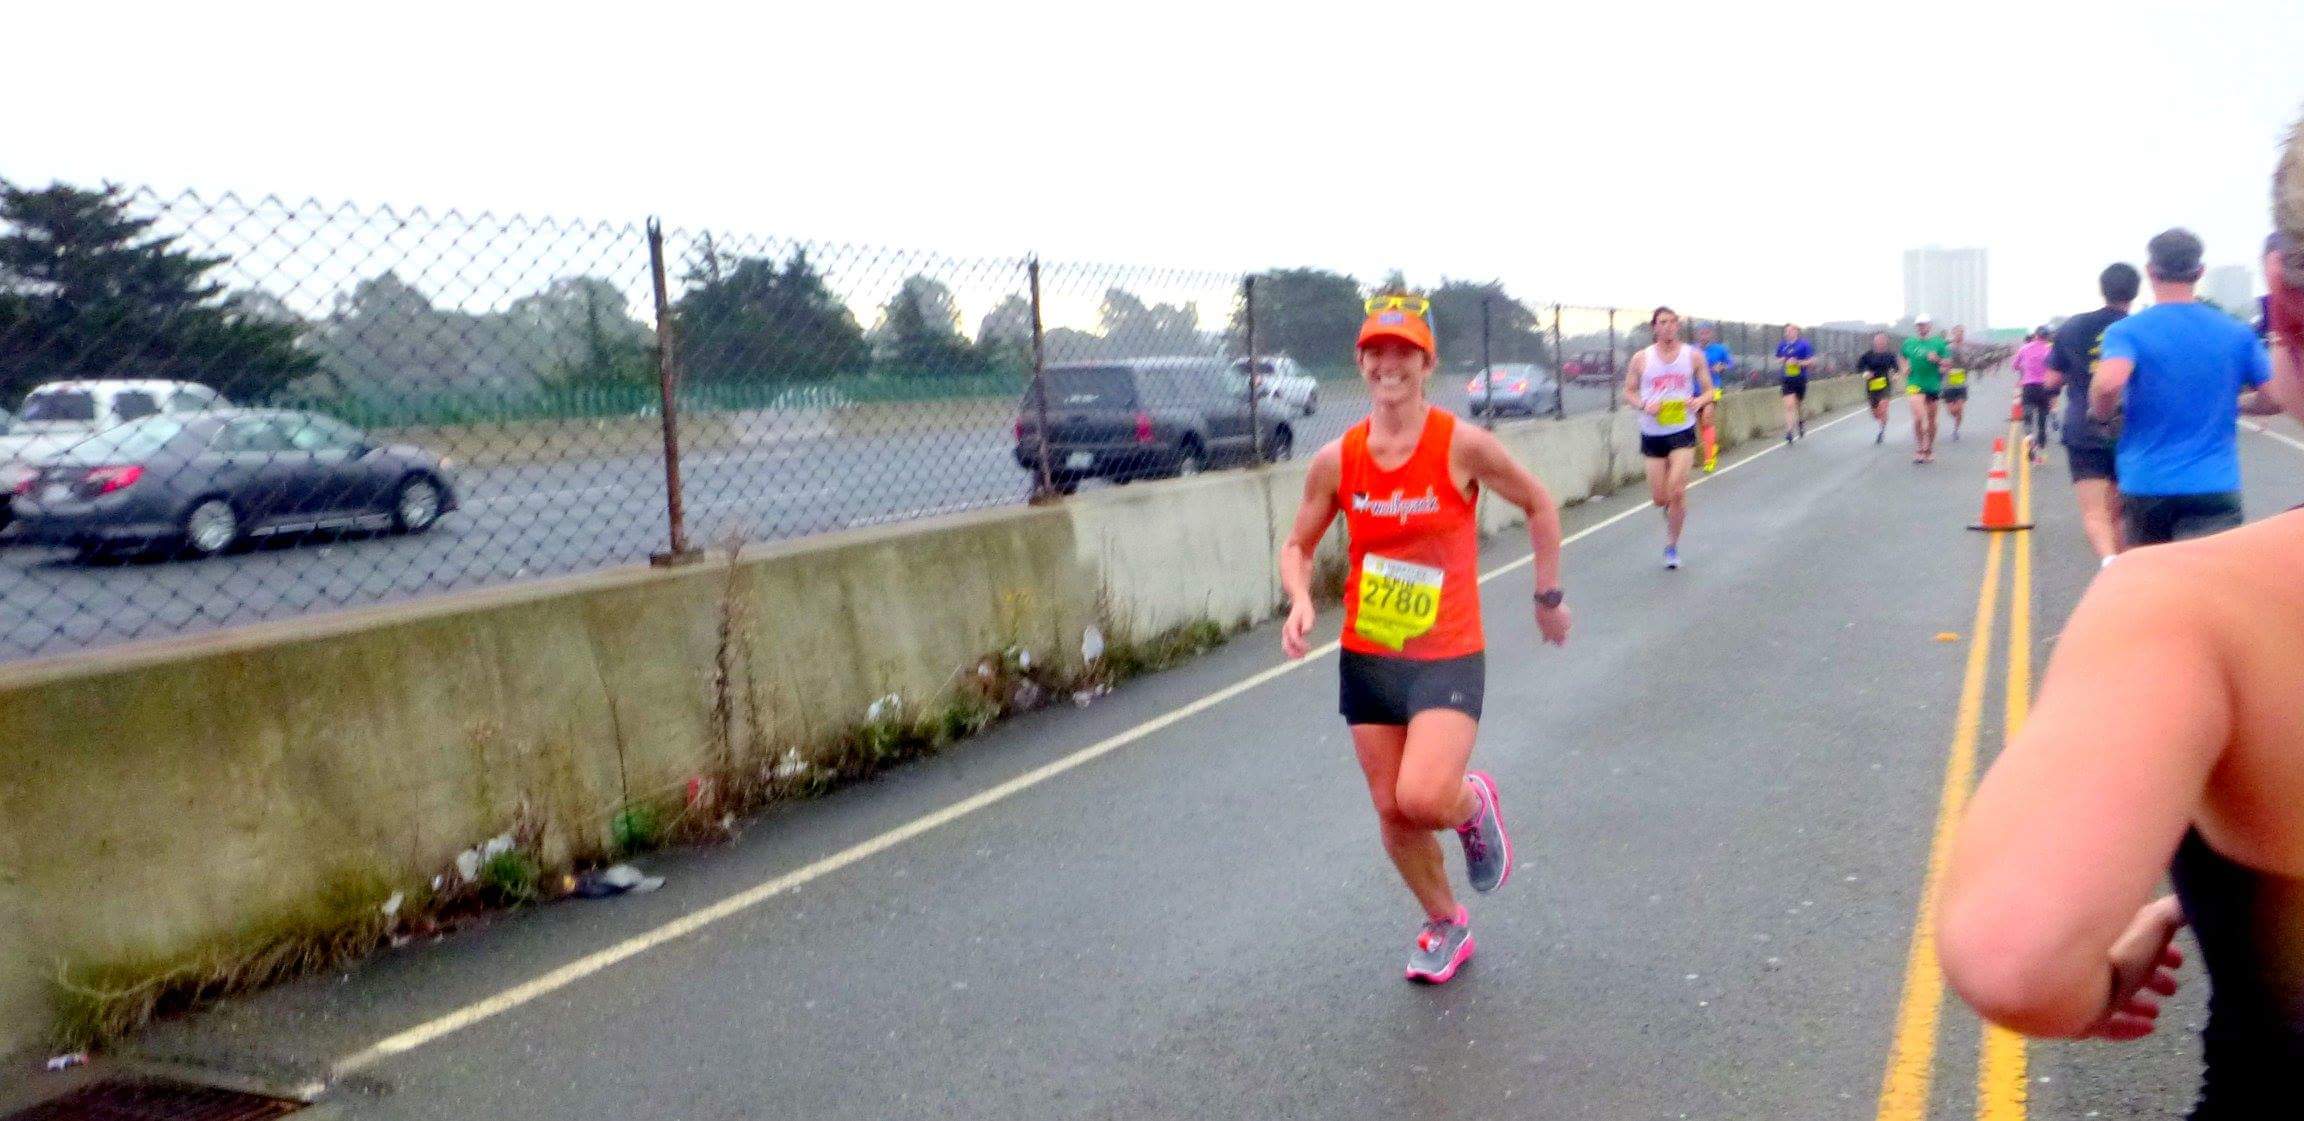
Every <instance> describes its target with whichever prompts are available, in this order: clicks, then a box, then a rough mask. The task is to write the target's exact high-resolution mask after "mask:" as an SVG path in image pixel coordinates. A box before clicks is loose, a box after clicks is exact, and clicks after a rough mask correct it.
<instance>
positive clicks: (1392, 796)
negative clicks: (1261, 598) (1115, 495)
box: [1280, 296, 1569, 984]
mask: <svg viewBox="0 0 2304 1121" xmlns="http://www.w3.org/2000/svg"><path fill="white" fill-rule="evenodd" d="M1429 306H1430V305H1429V304H1428V303H1427V302H1426V301H1425V300H1424V299H1423V298H1421V297H1416V296H1379V297H1377V298H1375V299H1372V300H1370V301H1369V302H1368V313H1369V315H1368V319H1367V321H1366V322H1365V323H1363V324H1362V325H1361V327H1360V343H1359V361H1360V376H1361V378H1362V379H1363V380H1364V381H1366V382H1367V384H1368V397H1369V401H1370V409H1369V414H1368V419H1366V420H1363V421H1361V422H1360V423H1359V424H1357V425H1354V426H1353V427H1352V430H1351V431H1349V432H1346V433H1345V434H1344V435H1343V437H1341V438H1340V439H1337V440H1335V441H1334V442H1332V443H1330V444H1329V445H1328V446H1327V447H1324V448H1322V449H1320V453H1319V454H1318V455H1316V456H1314V457H1313V459H1312V466H1311V470H1310V471H1309V472H1308V473H1307V474H1306V476H1305V479H1304V502H1303V504H1302V505H1301V506H1299V507H1298V508H1297V511H1296V525H1295V528H1294V529H1293V530H1292V531H1290V533H1289V535H1288V543H1287V544H1286V545H1285V546H1283V547H1282V548H1281V550H1280V582H1281V584H1282V586H1284V587H1285V588H1286V589H1287V591H1288V599H1289V603H1290V605H1291V606H1290V610H1289V613H1288V622H1287V625H1286V626H1285V627H1283V628H1282V630H1281V636H1280V641H1281V645H1282V646H1283V647H1284V648H1285V649H1286V650H1287V652H1288V656H1289V657H1291V658H1301V657H1303V656H1304V655H1305V653H1306V652H1307V649H1308V646H1309V642H1310V636H1311V633H1312V624H1313V621H1314V609H1313V605H1312V556H1313V552H1314V550H1316V549H1317V548H1318V547H1319V544H1320V539H1321V538H1322V537H1324V536H1326V535H1327V533H1328V526H1329V524H1330V523H1331V522H1333V521H1335V519H1336V515H1337V514H1339V513H1341V514H1343V515H1344V524H1345V530H1346V533H1347V534H1348V535H1349V537H1350V539H1351V547H1350V552H1349V559H1350V569H1349V571H1348V574H1347V575H1346V577H1345V586H1344V636H1343V640H1342V643H1341V645H1342V646H1343V652H1342V654H1341V656H1340V660H1341V664H1340V666H1339V667H1338V668H1339V671H1340V676H1341V679H1342V688H1341V691H1340V692H1341V701H1340V706H1339V707H1340V708H1341V710H1342V712H1343V714H1344V721H1345V723H1346V724H1348V725H1350V727H1351V730H1352V744H1353V748H1354V750H1355V751H1356V752H1357V753H1358V755H1359V757H1360V769H1361V772H1362V773H1363V774H1364V775H1365V776H1366V777H1367V780H1368V795H1369V799H1370V801H1372V802H1374V803H1375V807H1376V818H1377V825H1378V827H1379V830H1380V831H1381V833H1382V835H1383V838H1384V850H1385V852H1387V853H1388V854H1390V855H1391V857H1392V863H1393V864H1394V865H1395V866H1396V867H1398V868H1399V870H1400V878H1401V879H1402V880H1404V881H1406V883H1407V885H1408V890H1409V892H1410V893H1411V894H1413V895H1414V896H1415V897H1416V901H1417V903H1418V904H1419V905H1420V906H1422V907H1423V909H1424V916H1425V920H1426V921H1425V923H1424V926H1423V929H1422V930H1420V931H1419V932H1418V933H1417V936H1416V941H1415V943H1414V945H1413V946H1411V947H1410V949H1409V953H1408V969H1407V975H1408V978H1409V979H1410V980H1415V981H1425V982H1430V983H1433V984H1438V983H1441V982H1445V981H1447V980H1448V979H1449V978H1451V977H1454V976H1455V975H1456V971H1457V970H1458V969H1459V968H1461V967H1462V966H1463V964H1464V963H1465V962H1466V961H1468V960H1470V959H1471V957H1472V950H1473V942H1472V926H1471V915H1470V914H1469V913H1468V912H1467V911H1466V910H1465V909H1464V908H1463V907H1462V906H1461V905H1459V904H1458V903H1457V902H1456V896H1455V894H1454V893H1453V892H1452V891H1451V890H1450V889H1449V886H1448V872H1447V866H1446V864H1445V863H1444V862H1443V860H1442V856H1441V850H1440V842H1439V840H1438V838H1436V837H1435V836H1434V834H1435V833H1436V832H1438V831H1439V830H1442V829H1453V830H1455V831H1456V834H1457V837H1458V839H1459V840H1461V841H1462V842H1463V845H1464V860H1465V874H1466V878H1468V879H1469V880H1470V881H1471V883H1472V887H1473V889H1474V890H1476V891H1482V892H1486V891H1493V890H1495V889H1496V888H1498V887H1501V886H1503V884H1504V881H1505V880H1506V879H1507V878H1509V877H1510V876H1511V873H1512V843H1511V839H1510V838H1509V837H1507V836H1506V835H1505V832H1504V818H1503V813H1502V811H1501V809H1500V807H1499V804H1498V800H1497V797H1496V783H1495V781H1494V780H1493V779H1491V778H1490V777H1489V776H1488V775H1486V774H1483V773H1481V772H1478V771H1467V770H1466V768H1467V766H1468V765H1469V764H1470V762H1471V758H1472V742H1473V739H1474V737H1475V736H1476V735H1477V734H1478V732H1479V728H1480V706H1481V697H1482V694H1483V692H1484V691H1485V688H1486V681H1487V671H1486V662H1485V654H1484V651H1485V649H1486V643H1485V639H1484V636H1483V634H1482V631H1481V625H1480V573H1479V559H1480V558H1479V544H1480V543H1479V526H1478V519H1477V517H1476V516H1475V506H1474V502H1475V500H1476V499H1477V497H1478V495H1479V493H1480V488H1482V487H1486V488H1487V489H1488V492H1489V493H1490V494H1493V495H1494V496H1496V497H1497V498H1498V499H1501V500H1503V501H1505V502H1509V503H1511V504H1513V505H1515V506H1518V507H1520V509H1521V510H1523V511H1525V512H1526V514H1527V516H1528V541H1529V544H1530V546H1531V548H1532V549H1533V550H1534V552H1535V578H1536V625H1537V627H1538V628H1539V629H1540V630H1542V632H1543V634H1544V641H1546V642H1549V643H1553V644H1555V645H1557V644H1562V643H1565V642H1567V641H1568V624H1569V618H1568V608H1567V607H1566V606H1565V604H1564V603H1563V600H1564V598H1565V597H1564V593H1562V591H1561V590H1560V516H1559V513H1558V511H1557V510H1556V509H1554V507H1553V504H1552V496H1551V495H1550V494H1548V493H1546V491H1545V490H1544V485H1543V484H1542V483H1539V482H1537V481H1536V477H1535V476H1534V475H1532V474H1530V473H1529V472H1528V470H1527V469H1526V468H1524V467H1522V466H1520V464H1519V463H1518V462H1517V461H1515V460H1513V458H1512V456H1511V455H1510V453H1508V452H1506V451H1505V450H1504V445H1502V444H1500V443H1498V442H1497V441H1496V437H1495V436H1493V435H1491V434H1490V433H1488V432H1486V431H1483V430H1481V429H1478V428H1474V427H1471V426H1469V425H1463V424H1458V423H1457V422H1456V418H1455V417H1454V416H1453V415H1451V414H1449V413H1447V412H1445V411H1443V410H1441V409H1437V408H1434V407H1433V406H1432V403H1431V401H1430V400H1428V399H1427V398H1426V396H1425V387H1426V386H1427V385H1428V384H1429V383H1430V382H1431V380H1432V372H1433V369H1434V367H1435V365H1436V364H1437V362H1438V359H1439V352H1438V347H1437V346H1436V344H1435V343H1434V341H1433V338H1432V328H1431V325H1430V323H1429V322H1428V321H1427V319H1426V313H1427V311H1428V310H1429Z"/></svg>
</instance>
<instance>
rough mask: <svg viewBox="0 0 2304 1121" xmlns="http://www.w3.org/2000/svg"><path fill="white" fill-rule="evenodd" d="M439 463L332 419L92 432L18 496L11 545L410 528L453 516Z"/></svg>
mask: <svg viewBox="0 0 2304 1121" xmlns="http://www.w3.org/2000/svg"><path fill="white" fill-rule="evenodd" d="M448 472H449V464H448V461H446V460H444V459H442V458H440V457H439V456H436V455H433V454H432V453H430V452H428V451H425V450H423V449H421V448H413V447H403V446H388V445H384V444H379V443H376V442H374V441H372V440H370V439H369V438H368V437H366V436H365V435H363V434H361V433H360V432H359V431H358V430H356V429H354V428H352V427H351V426H349V425H346V424H344V423H342V422H340V421H337V420H334V419H331V418H329V417H324V416H318V415H315V414H312V413H299V412H289V411H285V410H275V409H231V410H224V411H218V412H208V413H200V414H194V415H188V416H152V417H146V418H144V419H142V420H136V421H130V422H129V423H127V424H123V425H120V426H119V427H116V428H112V429H108V430H106V431H104V432H100V433H97V434H95V435H93V436H89V437H87V438H85V439H83V440H81V441H80V442H79V443H77V444H75V445H73V446H72V447H71V448H70V449H68V450H66V451H63V452H61V453H59V454H57V455H55V456H53V457H51V458H49V459H47V460H46V461H44V462H43V463H42V464H41V466H40V468H39V470H38V472H37V473H36V474H34V475H32V476H31V477H29V478H27V479H25V480H23V481H22V482H21V483H19V484H18V485H17V487H16V490H15V494H14V496H13V499H12V503H11V505H12V508H13V510H14V512H15V515H16V523H17V525H18V526H19V527H20V530H21V539H22V540H23V541H25V542H27V543H30V544H42V545H64V546H71V547H74V548H77V549H79V550H80V551H81V552H82V553H84V554H95V553H102V552H106V551H109V550H112V549H136V550H142V549H150V548H154V547H156V546H162V545H168V546H178V547H181V548H182V549H184V550H185V551H188V552H190V553H193V554H195V555H198V556H207V555H210V554H214V553H219V552H222V551H224V550H225V549H227V548H229V547H231V546H232V545H233V544H235V543H237V542H239V541H240V540H242V539H244V538H247V537H253V536H259V535H265V534H288V533H302V532H308V531H315V530H332V529H353V530H364V529H391V530H397V531H399V532H404V533H421V532H423V531H424V530H427V529H430V528H432V525H433V523H435V522H437V521H438V520H439V518H440V515H441V514H443V513H446V512H447V511H450V510H453V509H455V508H456V491H455V488H454V485H453V483H452V481H451V479H450V477H449V473H448Z"/></svg>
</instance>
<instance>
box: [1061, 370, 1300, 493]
mask: <svg viewBox="0 0 2304 1121" xmlns="http://www.w3.org/2000/svg"><path fill="white" fill-rule="evenodd" d="M1047 388H1048V458H1049V478H1050V480H1051V481H1052V482H1053V483H1054V484H1055V486H1056V489H1057V490H1058V491H1060V492H1062V493H1065V494H1070V493H1071V492H1072V491H1073V490H1075V489H1077V488H1078V487H1079V485H1080V480H1082V479H1086V478H1095V477H1102V478H1106V479H1110V480H1112V481H1113V482H1115V483H1125V482H1130V481H1132V480H1135V479H1145V478H1168V477H1172V476H1177V475H1192V474H1197V473H1198V472H1199V471H1200V470H1201V469H1202V468H1206V467H1214V466H1219V465H1223V464H1227V463H1251V462H1254V461H1255V459H1256V439H1255V435H1254V429H1253V428H1252V427H1251V424H1252V423H1253V422H1252V421H1251V417H1250V412H1251V410H1250V409H1249V396H1248V383H1247V380H1246V379H1244V378H1241V377H1240V376H1238V375H1237V374H1234V373H1233V372H1232V371H1231V370H1230V369H1229V368H1228V367H1227V366H1226V365H1225V363H1224V360H1223V359H1221V358H1126V359H1118V360H1115V361H1110V362H1064V363H1058V364H1055V365H1051V366H1049V367H1048V368H1047ZM1288 411H1289V410H1286V409H1282V408H1279V407H1277V406H1275V405H1274V404H1273V403H1272V402H1269V401H1267V402H1265V405H1264V407H1263V408H1262V409H1260V410H1256V412H1257V413H1258V414H1260V415H1259V416H1258V417H1257V419H1258V420H1260V421H1261V422H1262V425H1263V429H1264V458H1265V460H1266V461H1268V462H1276V461H1279V460H1283V459H1286V458H1288V457H1289V456H1290V455H1291V454H1293V453H1294V452H1295V450H1296V432H1295V430H1294V429H1293V428H1292V427H1291V426H1290V425H1289V423H1288V422H1289V418H1288V417H1287V416H1286V415H1284V414H1285V413H1287V412H1288ZM1016 465H1017V466H1019V467H1022V468H1023V469H1024V470H1025V471H1026V472H1028V473H1030V474H1031V475H1033V476H1034V477H1035V478H1037V477H1038V475H1039V472H1040V413H1039V401H1038V400H1037V398H1036V396H1035V394H1034V392H1033V390H1031V389H1029V388H1027V389H1026V390H1025V391H1024V400H1023V403H1022V405H1021V407H1020V410H1019V414H1018V416H1017V420H1016Z"/></svg>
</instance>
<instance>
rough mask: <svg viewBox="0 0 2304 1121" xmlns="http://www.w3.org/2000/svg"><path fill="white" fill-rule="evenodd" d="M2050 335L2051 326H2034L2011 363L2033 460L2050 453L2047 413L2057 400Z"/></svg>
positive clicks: (2052, 345) (2035, 460)
mask: <svg viewBox="0 0 2304 1121" xmlns="http://www.w3.org/2000/svg"><path fill="white" fill-rule="evenodd" d="M2049 337H2050V335H2049V331H2048V328H2046V327H2036V328H2033V330H2032V337H2031V338H2029V339H2027V340H2025V342H2024V345H2023V346H2020V347H2017V348H2016V357H2015V359H2014V360H2013V361H2012V362H2011V363H2010V364H2011V365H2013V366H2015V367H2016V384H2017V387H2018V388H2017V392H2018V393H2021V394H2023V395H2024V428H2025V431H2026V432H2027V433H2028V434H2030V436H2031V437H2032V438H2031V440H2030V441H2029V443H2030V449H2029V450H2030V452H2031V456H2032V462H2034V463H2038V462H2040V461H2041V459H2042V458H2043V457H2044V456H2046V455H2047V451H2046V448H2047V447H2048V413H2049V411H2050V410H2052V409H2053V408H2055V404H2056V393H2055V391H2054V390H2051V389H2049V388H2048V355H2049V353H2050V352H2051V351H2052V350H2054V349H2055V347H2054V344H2052V343H2050V342H2049V341H2048V340H2049Z"/></svg>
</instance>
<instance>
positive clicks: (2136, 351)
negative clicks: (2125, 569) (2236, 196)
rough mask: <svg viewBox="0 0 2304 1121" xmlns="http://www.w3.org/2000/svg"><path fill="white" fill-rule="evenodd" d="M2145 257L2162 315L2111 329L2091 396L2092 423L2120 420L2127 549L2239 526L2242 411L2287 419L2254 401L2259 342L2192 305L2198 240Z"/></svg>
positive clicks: (2174, 236)
mask: <svg viewBox="0 0 2304 1121" xmlns="http://www.w3.org/2000/svg"><path fill="white" fill-rule="evenodd" d="M2147 248H2148V250H2149V252H2150V253H2151V260H2150V262H2149V263H2148V264H2147V265H2146V267H2145V273H2146V275H2148V276H2150V277H2151V278H2152V299H2153V306H2152V307H2149V308H2146V309H2145V310H2143V311H2140V312H2138V313H2136V314H2134V315H2131V316H2129V317H2128V318H2126V319H2123V320H2120V321H2119V322H2117V323H2114V324H2112V325H2110V326H2108V327H2106V328H2104V342H2103V348H2104V357H2103V359H2102V360H2101V361H2099V362H2097V363H2096V373H2095V377H2094V378H2093V379H2092V380H2091V381H2090V382H2089V385H2088V414H2089V416H2090V418H2092V419H2094V420H2096V421H2099V422H2109V421H2110V420H2111V419H2112V417H2113V414H2114V412H2115V411H2116V410H2117V411H2119V412H2120V413H2121V414H2122V418H2123V424H2122V427H2121V430H2120V443H2119V452H2118V454H2117V467H2118V470H2119V473H2120V498H2121V518H2122V521H2123V522H2124V523H2125V528H2126V530H2127V533H2126V537H2127V542H2126V544H2127V546H2129V547H2134V546H2137V545H2159V544H2165V543H2167V542H2170V541H2180V540H2184V539H2186V538H2192V537H2206V536H2208V535H2209V534H2212V533H2220V532H2222V531H2224V530H2227V529H2232V528H2235V527H2237V526H2238V525H2239V524H2240V521H2241V514H2240V446H2239V437H2238V434H2237V432H2236V431H2235V425H2236V423H2237V421H2238V420H2239V414H2240V413H2241V412H2242V411H2243V410H2244V409H2245V411H2247V412H2249V413H2250V414H2253V415H2269V414H2271V413H2274V412H2278V411H2279V406H2278V405H2277V404H2274V403H2272V402H2270V401H2269V400H2266V399H2265V398H2264V397H2263V396H2262V395H2260V394H2257V393H2255V392H2253V391H2254V390H2255V389H2256V388H2257V387H2259V386H2261V385H2263V384H2264V383H2265V382H2266V381H2267V380H2269V379H2270V378H2271V376H2272V360H2271V357H2270V356H2269V355H2268V354H2266V353H2265V350H2264V344H2263V343H2262V342H2259V341H2258V340H2257V338H2256V335H2255V332H2253V331H2250V330H2249V329H2248V327H2247V325H2245V324H2243V323H2241V322H2240V321H2239V320H2237V319H2234V318H2232V317H2231V316H2229V315H2226V314H2224V313H2223V312H2221V311H2218V310H2216V309H2215V308H2212V307H2209V306H2207V305H2205V304H2202V303H2200V302H2199V301H2198V300H2197V299H2195V298H2194V287H2195V286H2196V285H2197V284H2198V283H2199V280H2200V272H2201V257H2202V255H2203V253H2204V250H2203V248H2202V246H2201V244H2200V239H2199V238H2198V237H2195V236H2193V234H2192V233H2191V232H2190V231H2189V230H2181V229H2178V230H2169V231H2168V232H2166V233H2163V234H2161V235H2160V236H2158V237H2155V238H2153V239H2152V241H2151V242H2150V244H2149V245H2148V247H2147ZM2123 397H2124V398H2125V404H2124V405H2123ZM2243 397H2245V399H2243Z"/></svg>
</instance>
